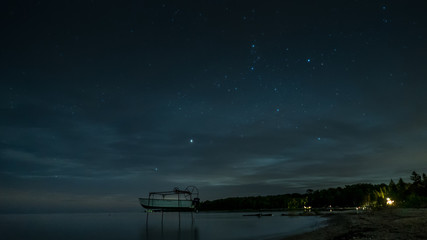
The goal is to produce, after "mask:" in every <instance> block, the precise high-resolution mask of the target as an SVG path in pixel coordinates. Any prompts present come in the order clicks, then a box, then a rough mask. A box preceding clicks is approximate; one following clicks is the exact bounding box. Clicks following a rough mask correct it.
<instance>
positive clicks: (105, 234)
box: [0, 212, 326, 240]
mask: <svg viewBox="0 0 427 240" xmlns="http://www.w3.org/2000/svg"><path fill="white" fill-rule="evenodd" d="M243 214H245V213H197V214H194V221H192V217H191V214H190V213H181V214H180V216H179V214H178V213H164V216H163V224H162V217H161V213H150V214H149V219H148V223H146V214H145V213H142V212H141V213H111V214H109V213H87V214H4V215H0V238H1V239H10V240H13V239H44V240H49V239H64V240H71V239H79V240H80V239H91V240H92V239H103V240H108V239H138V240H151V239H156V240H157V239H194V240H214V239H230V240H231V239H238V240H240V239H280V238H282V237H284V236H288V235H294V234H298V233H302V232H305V231H310V230H313V229H315V228H317V227H320V226H323V225H324V224H325V223H326V222H325V219H324V218H321V217H315V216H314V217H311V216H310V217H307V216H304V217H285V216H280V213H279V212H278V213H273V214H274V215H273V216H271V217H270V216H265V217H244V216H242V215H243ZM179 219H181V221H179Z"/></svg>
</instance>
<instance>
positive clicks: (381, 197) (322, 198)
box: [200, 171, 427, 210]
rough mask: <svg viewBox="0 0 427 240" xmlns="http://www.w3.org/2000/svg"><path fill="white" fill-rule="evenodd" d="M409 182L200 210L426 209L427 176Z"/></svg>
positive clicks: (232, 201) (208, 204)
mask: <svg viewBox="0 0 427 240" xmlns="http://www.w3.org/2000/svg"><path fill="white" fill-rule="evenodd" d="M410 179H411V182H409V183H406V182H404V181H403V179H402V178H400V179H399V181H398V182H397V183H395V182H394V181H393V180H390V182H389V184H384V183H382V184H376V185H374V184H370V183H360V184H353V185H346V186H345V187H343V188H342V187H337V188H328V189H322V190H315V191H314V190H312V189H308V190H307V191H306V193H304V194H299V193H292V194H281V195H270V196H256V197H230V198H225V199H217V200H213V201H204V202H202V203H201V205H200V210H260V209H302V208H304V207H308V206H310V207H313V208H331V207H332V208H340V207H370V208H381V207H386V206H387V205H389V206H397V207H427V176H426V174H425V173H423V174H422V175H420V174H418V173H417V172H415V171H413V172H412V174H411V176H410Z"/></svg>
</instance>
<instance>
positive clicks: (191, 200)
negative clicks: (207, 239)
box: [139, 186, 200, 211]
mask: <svg viewBox="0 0 427 240" xmlns="http://www.w3.org/2000/svg"><path fill="white" fill-rule="evenodd" d="M139 203H140V204H141V206H142V207H143V208H145V209H147V210H150V211H197V208H198V206H199V203H200V199H199V190H198V189H197V188H196V187H195V186H188V187H186V188H185V190H180V189H179V188H177V187H176V188H174V189H173V190H172V191H164V192H150V193H149V194H148V198H139Z"/></svg>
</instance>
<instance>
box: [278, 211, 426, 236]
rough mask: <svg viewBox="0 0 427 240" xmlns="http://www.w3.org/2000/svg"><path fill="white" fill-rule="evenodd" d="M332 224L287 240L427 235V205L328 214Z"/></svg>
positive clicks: (329, 223)
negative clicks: (414, 207)
mask: <svg viewBox="0 0 427 240" xmlns="http://www.w3.org/2000/svg"><path fill="white" fill-rule="evenodd" d="M325 217H327V218H329V219H328V225H327V226H325V227H321V228H319V229H316V230H314V231H312V232H306V233H302V234H298V235H293V236H288V237H285V238H282V239H283V240H308V239H314V240H326V239H337V240H338V239H402V240H404V239H405V240H407V239H427V209H425V208H424V209H405V208H393V209H384V210H378V211H369V212H363V213H337V214H333V215H325Z"/></svg>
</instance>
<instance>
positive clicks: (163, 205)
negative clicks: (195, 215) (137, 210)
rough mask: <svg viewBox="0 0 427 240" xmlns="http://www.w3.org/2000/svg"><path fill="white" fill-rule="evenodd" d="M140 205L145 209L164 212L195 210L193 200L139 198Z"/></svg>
mask: <svg viewBox="0 0 427 240" xmlns="http://www.w3.org/2000/svg"><path fill="white" fill-rule="evenodd" d="M139 203H140V204H141V206H142V207H144V208H145V209H153V210H155V209H158V210H162V211H194V210H195V207H194V204H193V201H192V200H178V199H150V198H139Z"/></svg>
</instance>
